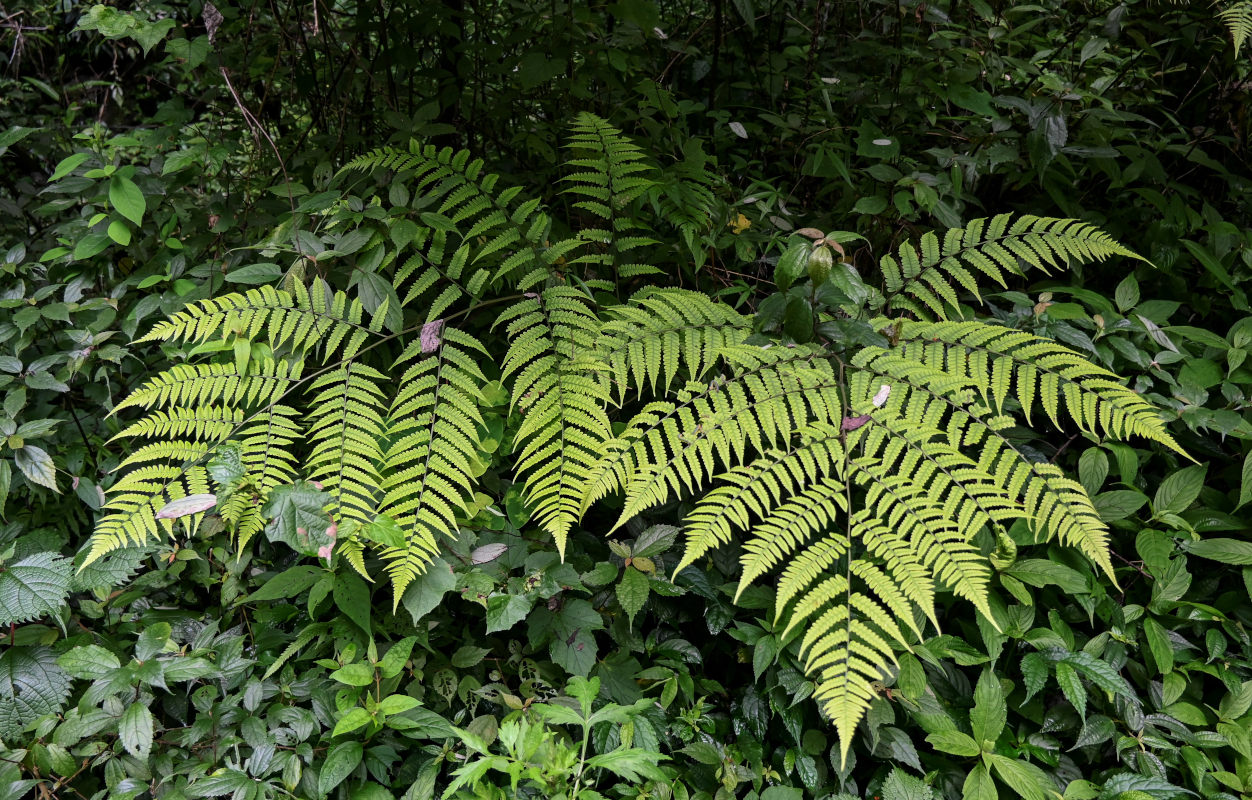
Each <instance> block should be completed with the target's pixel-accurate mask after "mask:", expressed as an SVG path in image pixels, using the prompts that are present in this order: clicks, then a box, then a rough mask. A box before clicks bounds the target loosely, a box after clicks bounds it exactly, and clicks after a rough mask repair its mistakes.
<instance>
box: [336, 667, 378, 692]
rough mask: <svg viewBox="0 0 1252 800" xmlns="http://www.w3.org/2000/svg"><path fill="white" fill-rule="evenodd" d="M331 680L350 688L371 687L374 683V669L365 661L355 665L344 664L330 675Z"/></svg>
mask: <svg viewBox="0 0 1252 800" xmlns="http://www.w3.org/2000/svg"><path fill="white" fill-rule="evenodd" d="M330 678H331V680H334V681H338V682H339V683H346V684H347V685H349V686H369V685H370V684H372V683H373V682H374V668H373V667H372V666H370V665H369V664H366V663H365V662H363V661H358V662H356V663H355V664H344V665H343V666H342V667H340V668H339V669H337V670H335V671H334V672H332V673H330Z"/></svg>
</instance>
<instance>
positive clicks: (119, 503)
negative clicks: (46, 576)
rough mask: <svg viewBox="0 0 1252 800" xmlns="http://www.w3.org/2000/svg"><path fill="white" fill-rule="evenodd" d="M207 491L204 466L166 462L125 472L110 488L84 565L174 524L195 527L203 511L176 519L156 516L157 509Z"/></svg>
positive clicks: (166, 530)
mask: <svg viewBox="0 0 1252 800" xmlns="http://www.w3.org/2000/svg"><path fill="white" fill-rule="evenodd" d="M208 491H209V477H208V474H207V473H206V472H205V470H204V468H203V467H197V466H192V467H185V466H184V465H183V464H182V463H177V464H175V463H168V464H160V465H153V466H144V467H139V468H138V469H133V470H131V471H129V472H127V473H126V474H125V475H123V476H122V477H121V478H120V479H119V480H118V481H117V483H115V484H114V485H113V486H112V488H111V489H110V490H109V499H108V501H107V502H106V503H105V505H104V515H103V516H102V517H101V518H100V520H99V521H97V523H96V530H95V534H94V535H93V536H92V538H91V551H90V552H89V553H88V554H87V558H86V559H85V560H84V561H83V566H84V567H85V566H87V565H88V564H90V563H92V562H93V561H95V560H96V559H98V558H100V557H101V556H104V555H106V554H108V553H110V552H112V551H114V550H117V549H120V548H122V547H127V546H129V545H142V544H146V543H148V542H150V541H152V540H153V539H157V538H160V537H161V536H162V535H166V536H168V535H171V534H172V533H173V531H174V526H175V524H181V525H183V526H184V527H185V528H187V529H188V530H189V531H194V530H195V529H196V527H197V526H198V525H199V524H200V520H202V519H203V518H204V513H203V512H201V513H198V514H192V515H190V516H187V517H183V518H182V519H179V520H173V519H157V516H156V515H157V512H159V511H160V510H161V509H162V508H164V507H165V506H166V505H168V504H169V503H171V502H173V501H175V500H179V499H181V498H184V497H187V496H188V495H193V494H207V493H208Z"/></svg>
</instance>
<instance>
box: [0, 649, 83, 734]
mask: <svg viewBox="0 0 1252 800" xmlns="http://www.w3.org/2000/svg"><path fill="white" fill-rule="evenodd" d="M69 691H70V677H69V676H68V675H66V674H65V672H64V671H63V670H62V669H61V668H60V667H59V666H57V663H56V657H55V656H54V655H53V654H52V649H51V648H48V647H9V648H7V649H6V650H4V652H2V653H0V738H4V739H12V738H13V737H16V736H17V735H18V733H19V732H20V731H21V730H22V729H23V728H25V727H26V726H27V725H29V724H31V723H33V722H34V721H35V720H37V719H39V718H40V717H43V716H44V715H46V714H55V713H57V712H58V711H60V710H61V705H62V703H64V702H65V698H66V696H67V695H68V694H69Z"/></svg>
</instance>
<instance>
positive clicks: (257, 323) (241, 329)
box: [137, 279, 378, 362]
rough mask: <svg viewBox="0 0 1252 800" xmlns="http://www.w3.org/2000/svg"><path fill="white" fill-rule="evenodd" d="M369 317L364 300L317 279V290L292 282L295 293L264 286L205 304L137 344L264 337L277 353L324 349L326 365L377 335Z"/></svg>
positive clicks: (302, 353) (160, 326) (177, 316)
mask: <svg viewBox="0 0 1252 800" xmlns="http://www.w3.org/2000/svg"><path fill="white" fill-rule="evenodd" d="M364 316H365V309H364V308H363V307H362V306H361V302H360V301H359V300H355V299H351V298H349V297H348V295H347V294H346V293H345V292H334V291H331V289H330V287H329V286H327V285H326V283H325V282H324V281H322V280H320V279H318V280H316V281H315V282H314V285H313V287H312V289H308V288H306V287H305V286H304V285H303V284H301V283H297V282H293V291H292V292H285V291H281V290H279V289H275V288H274V287H272V286H262V287H260V288H257V289H249V290H248V291H246V292H238V293H233V294H228V295H223V296H222V297H211V298H208V299H207V300H201V301H200V302H199V303H197V304H196V305H193V306H191V307H190V308H187V309H185V310H183V311H180V312H178V313H177V314H175V315H174V316H172V317H170V318H169V319H167V320H165V321H163V322H159V323H157V324H156V325H155V326H153V328H152V330H151V331H150V332H149V333H148V334H147V335H146V336H144V337H143V338H141V339H139V340H137V341H140V342H150V341H185V342H207V341H209V340H210V339H212V338H213V337H214V335H215V334H218V333H220V334H221V336H222V338H227V337H229V336H231V335H235V336H238V337H240V338H242V339H246V340H248V341H256V340H258V339H259V337H260V336H261V334H262V333H264V334H265V336H266V338H267V340H268V343H269V346H270V349H271V350H273V351H275V352H280V351H282V350H283V349H284V348H289V349H290V351H291V352H292V353H293V354H295V355H296V356H299V357H304V356H305V355H306V354H307V353H308V352H309V351H310V350H313V349H316V348H317V347H321V349H322V361H323V362H325V361H327V360H328V359H329V358H330V357H331V356H332V355H338V356H340V357H341V358H351V357H353V356H354V355H356V353H357V352H358V351H359V350H360V348H361V345H362V344H364V343H365V341H366V339H368V338H370V334H371V333H372V332H374V331H376V330H378V327H377V324H376V323H375V324H373V325H371V324H366V323H363V322H362V319H363V318H364ZM345 341H346V343H345Z"/></svg>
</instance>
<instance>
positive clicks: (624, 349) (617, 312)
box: [593, 288, 752, 405]
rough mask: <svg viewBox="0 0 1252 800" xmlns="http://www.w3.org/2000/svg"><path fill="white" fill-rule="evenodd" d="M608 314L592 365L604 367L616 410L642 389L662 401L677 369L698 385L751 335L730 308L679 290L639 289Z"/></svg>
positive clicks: (748, 325) (748, 326) (747, 325)
mask: <svg viewBox="0 0 1252 800" xmlns="http://www.w3.org/2000/svg"><path fill="white" fill-rule="evenodd" d="M611 314H612V318H611V319H610V320H609V321H608V322H605V323H604V325H603V326H602V327H601V329H600V336H599V338H598V339H597V341H596V349H595V352H594V354H593V359H594V360H595V362H597V363H599V364H602V365H604V366H603V369H604V373H605V375H606V377H607V379H608V380H610V381H611V382H612V384H613V388H614V392H613V393H614V394H615V395H616V397H617V401H618V403H619V405H620V404H621V403H623V402H624V401H625V400H626V398H627V396H628V395H632V394H638V393H641V392H642V391H643V390H644V389H645V388H647V389H650V390H651V392H652V393H653V395H656V396H663V395H664V394H665V393H666V392H668V390H669V388H670V386H671V385H672V384H673V383H674V380H675V379H676V378H677V376H678V374H679V370H680V369H681V370H682V371H683V372H684V374H685V375H686V376H687V377H688V378H690V379H691V380H699V379H700V378H701V377H703V376H704V374H705V372H707V371H708V370H709V369H711V368H712V367H713V365H714V364H715V363H717V360H718V357H719V354H720V353H721V351H722V350H724V349H725V348H728V347H732V346H734V345H739V344H742V343H743V340H744V339H746V338H747V337H748V335H749V334H750V333H751V332H752V321H751V320H750V319H748V318H747V317H744V316H743V315H741V314H739V313H738V312H736V311H735V310H734V309H732V308H730V306H727V305H726V304H724V303H718V302H716V301H714V300H713V299H712V298H710V297H709V296H708V295H706V294H704V293H703V292H691V291H686V290H683V289H655V288H646V289H642V290H640V291H639V292H638V293H636V294H635V296H634V297H632V298H631V299H630V302H629V303H628V304H626V305H624V306H617V307H615V308H613V309H612V310H611ZM632 390H633V391H632Z"/></svg>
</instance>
